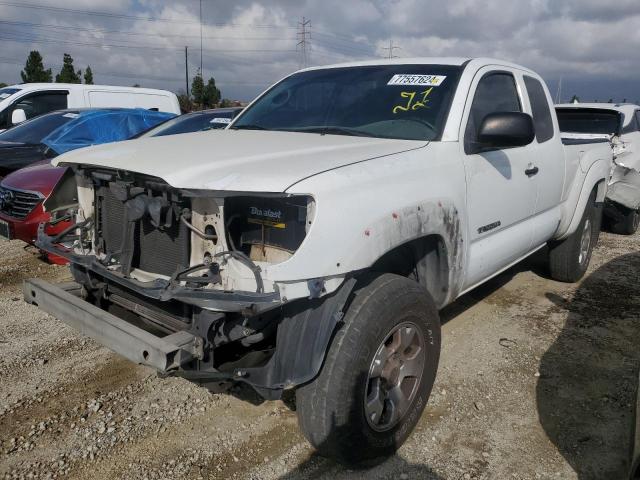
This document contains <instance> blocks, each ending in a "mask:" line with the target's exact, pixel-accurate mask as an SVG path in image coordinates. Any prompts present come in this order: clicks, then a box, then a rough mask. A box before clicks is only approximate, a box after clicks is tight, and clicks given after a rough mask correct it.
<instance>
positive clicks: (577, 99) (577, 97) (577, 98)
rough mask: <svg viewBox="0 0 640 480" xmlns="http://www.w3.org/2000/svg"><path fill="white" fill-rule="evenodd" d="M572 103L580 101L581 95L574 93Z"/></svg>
mask: <svg viewBox="0 0 640 480" xmlns="http://www.w3.org/2000/svg"><path fill="white" fill-rule="evenodd" d="M570 103H580V97H579V96H578V95H574V96H573V97H571V102H570Z"/></svg>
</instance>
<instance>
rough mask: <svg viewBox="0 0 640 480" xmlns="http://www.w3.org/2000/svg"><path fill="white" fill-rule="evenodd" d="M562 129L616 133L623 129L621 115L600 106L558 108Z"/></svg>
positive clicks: (577, 131) (567, 131)
mask: <svg viewBox="0 0 640 480" xmlns="http://www.w3.org/2000/svg"><path fill="white" fill-rule="evenodd" d="M556 113H557V115H558V124H559V125H560V131H561V132H566V133H588V134H589V133H591V134H604V135H614V134H618V133H619V132H620V130H621V127H622V126H621V124H620V123H621V117H622V116H621V115H620V114H619V113H618V112H616V111H615V110H606V109H600V108H569V107H568V108H556Z"/></svg>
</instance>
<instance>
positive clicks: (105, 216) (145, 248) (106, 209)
mask: <svg viewBox="0 0 640 480" xmlns="http://www.w3.org/2000/svg"><path fill="white" fill-rule="evenodd" d="M97 195H98V199H97V203H98V204H99V205H100V209H99V220H98V225H99V227H100V230H101V235H102V239H103V241H104V249H105V252H106V253H116V252H120V251H121V249H122V246H123V234H124V228H125V207H124V203H122V202H121V201H119V200H118V199H117V198H115V196H114V195H113V193H112V192H111V190H109V188H107V187H101V188H100V189H99V190H98V193H97ZM190 237H191V235H190V232H189V229H188V228H187V227H186V226H185V225H184V224H182V223H180V222H178V221H177V220H176V219H175V218H174V221H173V224H172V225H171V227H169V228H156V227H154V226H153V225H152V224H151V220H150V218H149V217H143V218H142V219H141V220H140V221H138V222H137V224H136V228H135V233H134V255H133V261H132V265H131V266H132V267H133V268H139V269H141V270H144V271H146V272H151V273H159V274H162V275H167V276H171V275H172V274H173V273H175V272H176V270H177V268H178V266H181V267H185V268H186V267H188V266H189V257H190V255H189V252H190ZM118 257H119V255H116V256H115V258H118Z"/></svg>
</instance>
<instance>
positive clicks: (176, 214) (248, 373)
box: [25, 166, 353, 398]
mask: <svg viewBox="0 0 640 480" xmlns="http://www.w3.org/2000/svg"><path fill="white" fill-rule="evenodd" d="M69 184H74V185H77V197H76V198H77V199H78V200H77V203H76V204H72V203H69V201H68V199H66V198H65V196H66V195H68V192H71V191H75V188H73V189H72V188H70V187H69ZM61 205H65V206H66V207H67V208H68V209H70V210H71V211H72V213H71V214H72V215H73V216H75V218H76V223H75V224H74V225H72V226H70V227H69V228H67V229H66V230H64V231H63V232H61V233H59V234H57V235H55V236H47V235H46V234H45V228H46V226H45V225H44V224H43V225H41V226H40V229H39V234H38V240H37V245H38V247H39V248H41V249H43V250H45V251H47V252H50V253H54V254H56V255H59V256H62V257H65V258H67V259H68V260H69V261H70V264H71V271H72V274H73V277H74V280H75V283H74V284H72V285H71V286H69V285H67V286H63V287H56V286H52V285H49V284H46V283H45V282H42V281H39V280H30V281H28V282H27V283H26V284H25V299H26V300H27V301H28V302H29V303H33V304H37V305H39V306H40V308H42V309H43V310H45V311H48V312H49V313H51V314H53V315H54V316H57V317H58V318H60V319H61V320H63V321H65V322H67V323H69V324H71V325H72V326H74V327H76V328H78V329H79V330H80V331H82V332H84V333H86V334H88V335H90V336H92V337H93V338H95V339H97V340H98V341H99V342H101V343H103V344H105V345H106V346H108V347H110V348H111V349H113V350H114V351H116V352H118V353H120V354H121V355H123V356H125V357H127V358H129V359H130V360H132V361H134V362H136V363H141V364H146V365H149V366H152V367H154V368H156V369H157V370H158V371H159V372H160V373H162V374H165V375H179V376H183V377H186V378H189V379H191V380H193V381H196V382H199V383H202V384H204V385H206V386H207V387H209V388H211V389H216V388H221V387H223V386H228V385H229V384H230V383H232V382H235V381H242V382H246V383H248V384H250V385H251V386H253V387H254V388H255V389H256V390H257V391H258V392H259V393H260V394H261V395H262V396H263V397H265V398H277V397H278V396H279V395H280V393H281V391H282V390H283V389H284V388H287V387H291V386H295V385H298V384H300V383H303V382H306V381H308V380H310V379H311V378H313V377H314V376H315V375H316V374H317V372H318V371H319V368H320V365H321V363H322V359H323V358H324V352H325V350H326V347H327V345H328V343H329V340H330V338H331V335H332V333H333V330H334V328H335V326H336V324H337V323H338V322H339V321H340V319H341V316H342V314H341V311H342V308H343V306H344V304H345V302H346V300H347V297H348V295H349V293H350V291H351V288H352V286H353V281H347V282H345V283H344V284H343V285H342V287H341V288H340V289H338V290H337V291H335V292H333V293H332V294H331V295H326V296H324V297H323V298H314V299H311V298H309V297H310V296H312V295H309V296H307V297H305V298H299V299H297V300H294V299H291V298H289V299H287V298H285V297H284V296H283V295H281V293H280V289H279V287H278V282H275V281H273V280H271V279H269V278H268V277H267V276H265V275H264V269H265V268H268V267H269V266H270V265H274V264H278V263H282V262H285V261H286V260H288V259H289V258H290V257H291V256H292V255H293V254H294V253H295V251H296V250H297V249H298V247H299V246H300V245H301V243H302V241H303V240H304V238H305V236H306V234H307V232H308V230H309V228H310V226H311V225H312V223H313V217H314V211H315V203H314V201H313V198H312V197H311V196H305V195H285V194H260V195H256V194H230V193H220V192H212V191H193V190H181V189H176V188H173V187H171V186H169V185H168V184H166V183H165V182H164V181H162V180H161V179H158V178H154V177H149V176H144V175H139V174H133V173H129V172H123V171H111V170H106V169H99V168H94V167H82V166H79V167H74V171H73V172H72V173H70V174H69V175H67V176H66V177H65V178H64V179H63V181H62V182H61V183H60V184H59V186H58V188H57V190H56V192H54V194H53V195H52V196H51V197H50V198H49V199H48V204H46V205H45V208H47V209H60V208H61V207H60V206H61ZM316 296H318V295H316ZM292 300H293V301H292Z"/></svg>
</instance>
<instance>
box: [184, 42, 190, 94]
mask: <svg viewBox="0 0 640 480" xmlns="http://www.w3.org/2000/svg"><path fill="white" fill-rule="evenodd" d="M188 48H189V47H187V46H186V45H185V47H184V82H185V87H187V91H186V93H187V98H191V95H189V54H188V53H187V49H188Z"/></svg>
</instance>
